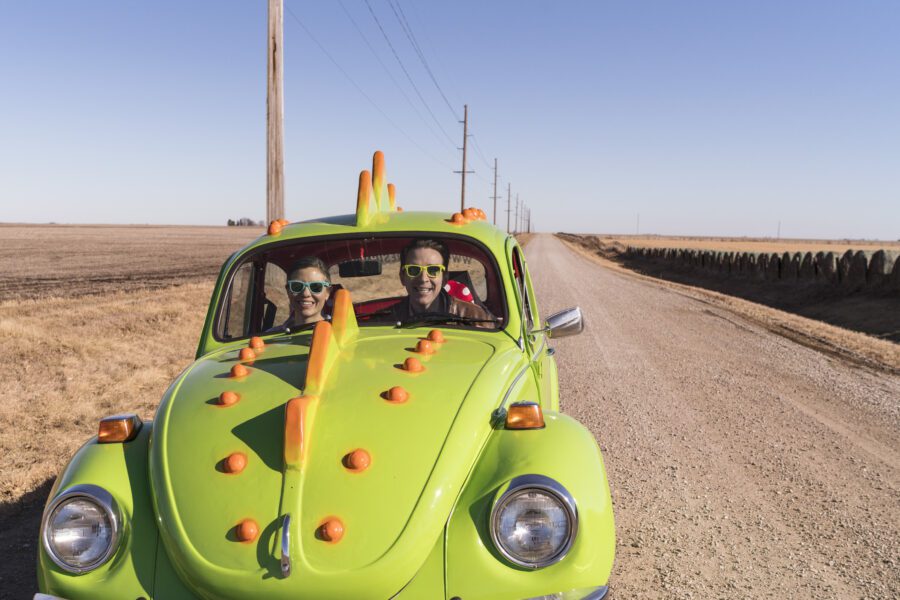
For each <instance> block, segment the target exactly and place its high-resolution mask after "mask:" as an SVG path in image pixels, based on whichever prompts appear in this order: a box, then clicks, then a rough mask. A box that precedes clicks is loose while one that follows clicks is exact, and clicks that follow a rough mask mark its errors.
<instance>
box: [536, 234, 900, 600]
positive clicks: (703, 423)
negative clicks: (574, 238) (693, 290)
mask: <svg viewBox="0 0 900 600" xmlns="http://www.w3.org/2000/svg"><path fill="white" fill-rule="evenodd" d="M526 253H527V256H528V259H529V267H530V269H531V272H532V277H533V278H534V283H535V288H536V289H537V291H538V292H537V293H538V301H539V305H540V306H541V308H542V311H543V314H544V315H545V316H546V315H549V314H551V313H553V312H555V311H557V310H561V309H563V308H566V307H569V306H573V305H580V306H581V308H582V310H583V311H584V315H585V322H586V330H585V332H584V333H583V334H582V335H580V336H577V337H572V338H566V339H562V340H559V341H556V342H554V344H553V345H554V346H556V348H557V350H558V352H557V354H556V357H557V360H558V362H559V373H560V386H561V390H560V397H561V401H562V410H563V411H564V412H566V413H568V414H570V415H572V416H574V417H576V418H577V419H579V420H580V421H581V422H582V423H584V424H585V425H586V426H587V427H588V428H589V429H590V430H591V431H592V432H593V434H594V435H595V437H596V438H597V441H598V443H599V444H600V446H601V448H602V450H603V453H604V459H605V461H606V468H607V471H608V476H609V480H610V486H611V489H612V495H613V502H614V506H615V515H616V530H617V536H618V542H617V543H618V547H617V556H616V563H615V565H614V567H613V574H612V578H611V581H610V584H611V587H612V590H613V594H614V597H615V598H618V599H623V598H729V599H731V598H735V599H737V598H758V597H766V596H773V597H777V598H865V599H868V598H873V599H874V598H900V377H898V376H897V375H895V374H891V373H887V372H879V371H877V370H873V369H867V368H865V367H862V366H859V365H855V364H853V363H850V362H847V361H844V360H841V358H840V357H836V356H834V355H832V354H829V353H823V352H819V351H817V350H816V349H815V348H811V347H808V346H807V345H801V344H798V343H796V342H794V341H792V340H791V339H788V338H785V337H782V336H780V335H777V334H776V333H773V332H772V331H770V330H769V329H767V328H764V327H762V326H760V325H759V324H758V323H755V322H752V321H750V320H746V319H744V318H742V317H740V316H738V315H736V314H734V313H733V312H731V311H729V310H727V309H725V308H722V307H717V306H715V305H711V304H710V303H706V302H703V301H702V300H700V299H697V298H691V297H690V296H688V295H685V294H680V293H678V292H677V291H676V290H673V289H671V288H668V287H665V286H662V285H658V284H656V283H654V282H652V281H649V280H640V279H636V278H633V277H628V276H627V275H625V274H623V273H621V272H616V271H615V270H612V269H608V268H605V267H604V266H602V265H600V264H598V263H597V262H595V261H592V260H590V259H588V258H586V257H584V256H582V255H580V254H576V253H574V252H573V251H571V250H570V249H569V248H568V247H566V246H565V245H564V244H563V243H562V242H560V241H559V240H558V239H556V238H554V237H552V236H550V235H538V236H534V237H533V238H532V239H531V240H530V242H529V244H528V247H527V249H526ZM586 476H588V474H586Z"/></svg>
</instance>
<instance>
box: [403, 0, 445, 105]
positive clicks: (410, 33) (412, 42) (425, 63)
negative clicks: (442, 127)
mask: <svg viewBox="0 0 900 600" xmlns="http://www.w3.org/2000/svg"><path fill="white" fill-rule="evenodd" d="M395 1H396V2H397V8H394V2H395ZM388 4H389V5H390V7H391V10H392V11H393V13H394V16H395V17H396V18H397V22H398V23H400V28H401V29H402V30H403V33H405V34H406V39H408V40H409V43H410V45H411V46H412V47H413V50H415V51H416V54H417V55H418V57H419V60H420V61H422V66H424V67H425V71H426V72H427V73H428V76H429V77H430V78H431V82H432V83H433V84H434V87H436V88H437V90H438V92H440V94H441V98H443V99H444V103H445V104H446V105H447V108H449V109H450V113H451V114H452V115H453V116H454V117H455V118H456V120H457V121H459V120H460V118H459V115H458V114H456V111H455V110H454V109H453V105H452V104H451V103H450V101H449V100H447V95H446V94H445V93H444V90H443V89H442V88H441V85H440V84H439V83H438V81H437V78H436V77H435V76H434V73H433V72H432V71H431V67H430V66H428V61H427V60H425V55H424V54H423V53H422V48H420V47H419V43H418V41H417V40H416V36H415V34H414V33H413V31H412V27H410V25H409V21H407V20H406V15H403V18H402V19H401V18H400V15H401V14H403V8H402V7H401V6H400V0H388ZM398 10H399V11H400V13H399V14H398V13H397V11H398Z"/></svg>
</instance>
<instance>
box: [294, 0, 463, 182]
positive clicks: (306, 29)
mask: <svg viewBox="0 0 900 600" xmlns="http://www.w3.org/2000/svg"><path fill="white" fill-rule="evenodd" d="M284 7H285V8H286V9H287V11H288V14H290V15H291V17H293V19H294V21H296V22H297V24H298V25H300V27H301V28H302V29H303V31H305V32H306V35H308V36H309V39H311V40H312V41H313V43H314V44H315V45H316V46H318V47H319V50H321V51H322V54H324V55H325V56H326V57H328V60H330V61H331V63H332V64H333V65H334V66H335V67H337V69H338V71H340V72H341V74H343V76H344V77H346V78H347V81H349V82H350V83H351V84H352V85H353V87H355V88H356V91H358V92H359V93H360V94H361V95H362V96H363V98H365V99H366V100H368V101H369V104H371V105H372V106H373V107H375V110H377V111H378V112H380V113H381V116H382V117H384V118H385V120H386V121H387V122H388V123H390V124H391V125H392V126H393V127H394V129H396V130H397V131H399V132H400V133H402V134H403V136H404V137H406V139H408V140H409V141H410V142H411V143H412V144H413V145H414V146H415V147H416V148H418V149H419V150H421V151H422V153H423V154H424V155H425V156H427V157H428V158H430V159H431V160H433V161H434V162H436V163H438V164H439V165H442V166H445V167H447V168H449V169H452V168H453V167H451V166H449V165H448V164H447V163H445V162H443V161H441V160H440V159H437V158H435V157H434V156H433V155H432V154H431V153H430V152H428V150H426V149H425V148H423V147H422V146H421V144H419V143H418V142H417V141H416V140H414V139H413V138H412V137H411V136H410V135H409V134H408V133H406V131H405V130H404V129H403V128H402V127H400V126H399V125H397V124H396V123H395V122H394V121H393V119H391V118H390V117H389V116H388V115H387V113H386V112H384V111H383V110H382V109H381V107H380V106H378V104H376V103H375V101H374V100H372V98H371V97H370V96H369V95H368V94H367V93H366V92H365V91H364V90H363V89H362V88H361V87H360V86H359V84H357V83H356V81H355V80H354V79H353V78H352V77H350V75H349V74H348V73H347V71H345V70H344V68H343V67H342V66H341V65H340V64H339V63H338V62H337V61H336V60H335V59H334V57H332V56H331V54H330V53H329V52H328V50H326V49H325V46H323V45H322V44H321V43H319V40H317V39H316V36H314V35H313V34H312V32H311V31H310V30H309V28H308V27H307V26H306V25H304V24H303V21H301V20H300V18H299V17H298V16H297V15H296V14H295V13H294V11H293V10H291V7H290V6H288V5H285V6H284Z"/></svg>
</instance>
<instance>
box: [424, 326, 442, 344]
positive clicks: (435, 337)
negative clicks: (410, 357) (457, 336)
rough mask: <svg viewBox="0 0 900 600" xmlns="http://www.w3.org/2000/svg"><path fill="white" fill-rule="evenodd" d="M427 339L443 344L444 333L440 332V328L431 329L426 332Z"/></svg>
mask: <svg viewBox="0 0 900 600" xmlns="http://www.w3.org/2000/svg"><path fill="white" fill-rule="evenodd" d="M428 340H429V341H431V342H434V343H435V344H443V343H444V334H443V333H441V330H440V329H432V330H431V331H429V332H428Z"/></svg>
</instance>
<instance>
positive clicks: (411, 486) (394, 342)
mask: <svg viewBox="0 0 900 600" xmlns="http://www.w3.org/2000/svg"><path fill="white" fill-rule="evenodd" d="M270 231H271V230H270ZM398 235H402V236H420V237H421V236H430V237H436V238H446V239H454V240H458V241H460V242H467V243H472V244H476V245H477V246H478V247H479V248H480V249H482V250H483V251H484V252H485V253H486V255H489V256H490V257H491V258H492V259H493V261H494V268H496V269H497V272H498V274H499V280H498V285H499V286H500V287H501V289H502V301H503V302H504V303H505V308H506V310H505V318H504V321H503V324H502V326H501V327H498V328H497V329H495V330H489V329H476V328H471V327H468V328H467V327H459V326H453V325H446V326H444V325H439V326H437V327H438V328H439V329H440V331H441V332H442V334H443V337H444V340H445V341H444V342H443V343H441V344H438V346H439V349H438V350H437V351H436V352H435V353H434V354H430V355H420V354H416V353H415V352H414V351H415V349H416V346H417V343H418V342H419V341H420V340H422V339H423V337H424V336H426V335H427V334H428V332H429V331H430V330H432V329H434V328H435V326H434V325H426V326H424V327H412V328H401V327H397V326H395V325H394V324H374V325H366V326H364V324H362V323H359V324H357V323H356V322H355V320H354V319H352V318H351V320H353V323H351V325H350V326H348V325H346V323H344V324H340V323H338V322H337V317H335V320H334V323H333V327H334V335H333V339H332V340H331V346H330V347H329V348H328V349H327V350H324V349H323V344H324V341H323V340H324V338H325V337H326V334H327V333H328V332H326V333H324V334H320V333H319V331H320V328H319V327H318V326H317V328H316V329H315V330H314V331H309V330H304V331H298V332H294V333H289V332H285V331H276V332H274V333H270V334H268V335H266V334H263V335H262V338H263V340H264V341H265V343H266V346H265V349H264V350H263V351H262V352H261V353H259V354H258V356H257V357H256V358H255V360H254V361H253V362H248V361H242V360H241V359H240V358H239V355H238V353H239V352H240V350H241V349H243V348H246V347H247V338H246V337H243V338H240V339H233V340H222V339H221V336H219V335H217V333H216V331H217V329H216V328H217V315H219V314H220V313H221V310H222V303H223V299H224V298H225V296H226V294H227V293H228V290H229V286H230V285H231V283H232V278H233V277H234V272H235V269H236V267H237V266H238V265H240V264H242V261H245V260H246V258H247V257H248V256H253V255H254V253H259V252H261V251H265V250H266V249H268V248H271V247H276V246H287V245H290V244H292V243H299V242H308V241H310V240H313V241H327V240H334V239H343V238H346V239H360V238H366V239H377V238H379V237H381V236H385V237H391V236H398ZM517 261H518V262H517ZM519 265H521V266H519ZM516 275H518V276H519V280H518V281H522V282H523V284H524V285H518V284H517V280H516ZM351 313H352V311H351ZM533 323H542V321H541V320H540V318H539V315H538V313H537V308H536V305H535V302H534V290H533V289H532V283H531V279H530V276H529V274H528V272H527V265H526V264H525V263H524V259H523V257H522V256H521V249H520V248H519V246H518V243H517V241H516V239H515V238H514V237H511V236H508V235H507V234H506V233H505V232H503V231H501V230H499V229H498V228H496V227H493V226H491V225H490V224H488V223H487V222H486V221H484V220H483V219H475V220H472V221H470V222H466V223H464V224H462V225H460V224H454V223H453V222H451V220H449V219H448V218H447V215H446V214H443V213H424V212H420V213H414V212H397V211H393V210H392V211H383V212H382V213H379V214H377V215H375V217H374V218H371V219H370V220H369V221H365V220H364V219H360V218H359V216H358V214H357V216H355V217H354V216H353V215H349V216H344V217H335V218H329V219H322V220H317V221H310V222H302V223H295V224H291V225H287V226H285V227H284V228H283V229H282V230H281V231H276V232H275V235H264V236H262V237H260V238H259V239H257V240H256V241H254V242H253V243H251V244H249V245H248V246H247V247H245V248H243V249H242V250H240V251H238V252H236V253H235V254H234V255H233V256H232V257H231V258H230V259H229V260H228V261H227V262H226V263H225V265H224V266H223V268H222V270H221V273H220V275H219V278H218V281H217V284H216V286H215V290H214V292H213V294H212V298H211V302H210V307H209V313H208V316H207V319H206V322H205V325H204V328H203V331H202V334H201V337H200V342H199V346H198V349H197V357H196V361H195V362H194V363H193V364H191V365H190V366H189V367H187V368H186V369H185V370H184V371H183V372H182V373H181V375H179V376H178V378H177V379H176V380H175V381H174V382H173V383H172V384H171V386H170V387H169V389H168V390H167V391H166V392H165V394H164V395H163V398H162V400H161V402H160V405H159V408H158V410H157V414H156V417H155V419H154V421H153V422H151V423H145V424H144V425H143V427H142V428H141V429H140V431H139V432H138V434H137V436H136V437H135V438H134V439H132V440H130V441H127V442H125V443H98V441H97V438H94V439H92V440H91V441H89V442H88V443H86V444H85V445H84V446H83V447H82V448H81V449H80V450H79V451H78V453H77V454H76V455H75V456H74V458H73V459H72V460H71V462H70V463H69V465H68V466H67V467H66V469H65V470H64V472H63V473H62V475H61V476H60V477H59V478H58V480H57V482H56V484H55V486H54V488H53V490H52V492H51V494H50V499H49V500H48V506H50V505H52V503H53V500H54V498H57V497H58V496H59V495H60V494H62V493H63V492H65V491H66V490H68V489H71V488H72V487H73V486H76V485H92V486H98V487H100V488H103V489H105V490H106V491H108V492H109V494H110V495H111V496H112V498H114V500H115V504H116V506H117V511H118V516H119V519H120V525H119V536H118V540H117V541H116V547H115V550H114V552H113V553H112V556H111V557H110V558H109V560H107V561H106V562H105V563H103V564H102V565H100V566H99V567H97V568H95V569H93V570H90V571H88V572H85V573H81V574H73V573H71V572H68V571H67V570H65V569H63V568H61V567H60V566H59V565H58V564H57V563H56V562H54V560H52V559H51V557H50V556H49V554H48V551H47V547H46V543H42V544H41V545H40V546H41V549H40V552H39V560H38V562H39V565H38V577H39V588H40V590H41V591H42V592H43V593H46V594H49V595H52V596H53V597H60V598H67V599H69V600H75V599H80V598H91V599H102V598H115V599H122V598H132V599H136V598H145V599H164V600H173V599H180V598H185V599H187V598H254V597H266V598H285V599H287V598H384V599H387V598H400V599H407V598H460V599H463V600H475V599H504V598H510V599H523V598H533V597H540V596H544V595H551V594H559V595H558V596H550V597H557V598H587V597H591V598H595V597H601V596H602V593H603V590H604V588H603V587H602V586H606V584H607V580H608V577H609V575H610V571H611V568H612V563H613V558H614V549H615V532H614V526H613V513H612V505H611V499H610V493H609V486H608V483H607V479H606V474H605V470H604V465H603V459H602V457H601V453H600V450H599V448H598V446H597V443H596V441H595V440H594V437H593V436H592V434H591V433H590V432H589V431H587V430H586V429H585V428H584V427H583V426H582V425H580V424H579V423H578V422H577V421H575V420H573V419H572V418H571V417H568V416H566V415H564V414H561V413H560V412H559V395H558V383H557V373H556V363H555V360H554V358H553V355H552V351H550V348H549V345H548V339H547V338H548V337H549V336H548V332H547V331H546V330H544V329H542V328H541V327H536V328H534V327H533V326H532V324H533ZM342 326H343V327H345V328H346V330H343V329H341V327H342ZM351 326H352V327H351ZM322 329H323V331H324V329H325V328H324V327H323V328H322ZM313 338H318V339H316V341H315V342H313ZM311 346H319V348H317V351H318V352H319V354H320V356H319V357H312V358H311V356H310V354H311V350H310V349H311ZM410 356H419V357H420V359H421V363H422V365H424V369H425V370H424V371H423V372H421V373H414V372H408V371H405V370H404V369H402V368H399V367H401V366H402V365H403V363H404V360H405V359H406V358H408V357H410ZM322 361H324V362H322ZM239 363H240V364H245V365H246V366H247V367H248V370H249V374H247V375H246V376H243V377H234V372H233V370H232V369H233V367H234V366H235V365H236V364H239ZM313 363H316V364H317V366H316V367H315V368H321V369H323V370H322V371H321V372H320V373H319V375H320V376H321V377H320V378H319V379H318V380H317V381H315V382H311V381H309V380H308V375H309V373H308V370H309V371H311V370H312V369H313V366H311V365H312V364H313ZM319 363H321V364H319ZM323 365H324V366H323ZM309 376H310V377H312V375H309ZM393 386H402V387H403V388H404V389H405V390H407V392H408V396H409V399H408V401H406V402H404V403H394V402H388V401H386V400H385V399H384V392H385V390H389V389H390V388H391V387H393ZM313 388H314V389H313ZM225 391H233V392H235V393H236V394H237V395H238V397H239V398H240V401H239V402H237V403H236V404H234V405H233V406H228V407H223V406H220V405H219V404H218V401H217V398H219V396H220V394H222V393H223V392H225ZM311 393H314V394H313V395H314V403H315V404H314V406H312V408H309V407H307V412H305V413H302V415H301V416H302V419H301V422H300V424H299V427H300V430H299V431H300V434H299V435H301V437H302V438H303V439H302V442H298V443H299V444H300V445H298V446H297V451H298V452H301V453H302V456H303V458H302V460H301V461H299V462H297V461H295V462H291V459H289V458H288V457H287V456H288V450H287V447H288V445H289V444H290V443H292V442H290V441H289V439H288V438H290V437H291V434H289V433H288V429H286V428H289V427H290V426H291V425H290V423H288V422H287V421H289V417H288V416H287V412H286V410H287V409H286V404H287V403H288V401H289V400H290V399H292V398H298V397H312V396H311ZM522 401H532V402H536V403H538V404H539V405H540V407H541V408H542V412H543V417H544V421H545V426H544V427H543V428H538V429H524V430H514V429H509V428H507V427H506V426H505V421H504V410H506V409H509V407H510V406H511V405H512V404H513V403H517V402H522ZM288 412H289V411H288ZM304 428H305V429H304ZM357 448H364V449H365V450H366V452H367V453H368V455H369V456H370V457H371V463H370V464H369V466H368V468H366V469H365V470H363V471H361V472H353V471H352V470H350V469H348V468H346V467H345V465H344V464H343V463H342V457H345V456H346V455H347V453H348V452H350V451H352V450H354V449H357ZM235 452H240V453H242V454H244V455H245V456H246V457H247V460H246V467H245V468H243V470H242V471H240V472H239V473H228V472H225V470H223V468H222V460H223V458H224V457H227V456H229V455H230V454H232V453H235ZM529 475H538V476H543V477H546V478H549V479H550V480H552V481H555V482H558V484H560V485H561V486H562V488H564V489H565V490H567V491H568V493H569V494H570V495H571V498H572V499H573V501H574V510H575V512H576V520H577V529H576V530H575V532H574V540H573V541H572V543H571V548H570V549H569V550H568V551H567V552H566V554H565V556H564V557H563V558H562V559H561V560H558V561H556V562H554V563H553V564H550V565H548V566H545V567H542V568H528V567H524V566H519V565H516V564H514V563H513V562H512V561H511V560H509V559H508V558H506V557H505V556H504V554H503V553H502V552H501V551H499V550H498V548H497V547H496V545H495V542H494V541H493V540H492V534H491V527H492V524H491V514H492V509H493V508H494V506H495V504H496V503H497V502H498V500H499V499H500V498H501V496H502V494H503V492H504V491H505V490H506V489H507V488H508V487H509V486H510V483H511V482H513V481H514V480H516V478H521V477H523V476H529ZM285 516H289V517H290V520H289V522H288V527H287V529H288V531H287V533H288V536H287V540H286V541H283V538H284V537H285V536H284V533H285V531H283V529H285V527H284V525H285V523H286V521H285ZM246 519H252V520H253V521H254V522H255V523H256V524H258V534H257V535H255V536H254V539H252V540H251V541H239V540H238V539H237V537H236V536H237V535H238V533H237V529H236V525H237V524H239V523H241V522H242V521H243V520H246ZM328 519H338V520H339V521H340V523H341V525H342V527H343V535H342V537H340V538H339V541H334V540H332V541H330V542H329V541H327V540H325V539H323V538H322V535H321V532H322V530H321V527H320V526H321V525H322V523H324V522H326V521H327V520H328ZM326 537H327V536H326ZM285 544H286V546H285ZM283 547H284V548H286V550H287V554H288V560H289V562H290V570H289V572H286V570H285V569H283V567H282V562H283V560H282V548H283ZM591 594H593V595H591Z"/></svg>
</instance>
